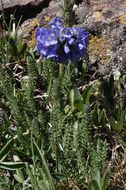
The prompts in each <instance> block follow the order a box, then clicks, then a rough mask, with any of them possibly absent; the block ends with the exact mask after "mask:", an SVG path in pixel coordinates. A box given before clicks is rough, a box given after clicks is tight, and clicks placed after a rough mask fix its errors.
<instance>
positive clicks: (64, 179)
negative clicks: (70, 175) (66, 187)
mask: <svg viewBox="0 0 126 190" xmlns="http://www.w3.org/2000/svg"><path fill="white" fill-rule="evenodd" d="M52 176H53V177H54V178H55V179H57V180H59V181H60V182H63V181H67V177H66V176H64V175H63V174H60V173H54V174H52Z"/></svg>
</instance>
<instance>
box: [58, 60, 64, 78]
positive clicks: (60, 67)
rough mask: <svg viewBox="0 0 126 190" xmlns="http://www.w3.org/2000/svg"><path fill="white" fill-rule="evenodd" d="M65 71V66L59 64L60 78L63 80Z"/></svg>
mask: <svg viewBox="0 0 126 190" xmlns="http://www.w3.org/2000/svg"><path fill="white" fill-rule="evenodd" d="M63 70H64V65H63V64H62V63H60V64H59V77H60V78H61V79H62V77H63Z"/></svg>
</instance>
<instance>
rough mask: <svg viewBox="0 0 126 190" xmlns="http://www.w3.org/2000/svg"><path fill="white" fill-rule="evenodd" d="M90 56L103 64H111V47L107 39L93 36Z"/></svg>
mask: <svg viewBox="0 0 126 190" xmlns="http://www.w3.org/2000/svg"><path fill="white" fill-rule="evenodd" d="M89 44H90V45H89V56H90V57H91V58H92V59H93V60H96V61H98V62H100V63H101V64H108V63H109V62H110V52H111V45H110V43H109V41H108V40H107V38H106V37H100V38H99V37H97V36H91V39H90V43H89Z"/></svg>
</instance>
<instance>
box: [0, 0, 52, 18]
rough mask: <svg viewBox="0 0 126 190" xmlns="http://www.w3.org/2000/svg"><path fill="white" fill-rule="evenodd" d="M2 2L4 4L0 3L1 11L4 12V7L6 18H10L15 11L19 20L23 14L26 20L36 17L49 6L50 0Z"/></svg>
mask: <svg viewBox="0 0 126 190" xmlns="http://www.w3.org/2000/svg"><path fill="white" fill-rule="evenodd" d="M2 2H3V3H2V4H1V3H0V13H2V7H3V8H4V13H5V18H6V19H9V15H10V14H13V13H14V14H15V18H16V19H17V20H18V19H19V18H20V17H21V16H23V20H26V19H28V18H32V17H35V16H36V14H37V13H39V12H40V11H42V9H43V8H45V7H47V6H48V4H49V2H50V0H3V1H2ZM2 5H3V6H2Z"/></svg>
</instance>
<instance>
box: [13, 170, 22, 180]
mask: <svg viewBox="0 0 126 190" xmlns="http://www.w3.org/2000/svg"><path fill="white" fill-rule="evenodd" d="M14 178H15V179H16V180H17V181H18V182H19V183H24V177H23V173H22V171H21V169H17V170H16V174H14Z"/></svg>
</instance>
